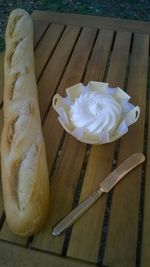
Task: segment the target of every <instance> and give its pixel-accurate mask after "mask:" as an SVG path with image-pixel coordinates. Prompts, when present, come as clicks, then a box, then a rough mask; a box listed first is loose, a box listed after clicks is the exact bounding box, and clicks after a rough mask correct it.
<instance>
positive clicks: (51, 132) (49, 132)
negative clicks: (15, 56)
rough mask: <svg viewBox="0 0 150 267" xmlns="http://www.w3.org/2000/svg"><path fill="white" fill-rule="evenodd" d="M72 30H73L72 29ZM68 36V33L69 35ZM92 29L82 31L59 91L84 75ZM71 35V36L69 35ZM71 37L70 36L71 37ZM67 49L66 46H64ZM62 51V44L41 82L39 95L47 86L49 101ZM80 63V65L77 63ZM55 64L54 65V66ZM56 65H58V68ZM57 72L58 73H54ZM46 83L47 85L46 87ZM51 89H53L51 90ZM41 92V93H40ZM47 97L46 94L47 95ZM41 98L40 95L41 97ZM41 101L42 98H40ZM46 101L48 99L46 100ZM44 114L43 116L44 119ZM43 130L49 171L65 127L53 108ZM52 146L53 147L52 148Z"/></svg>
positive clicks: (62, 91) (55, 83) (57, 74)
mask: <svg viewBox="0 0 150 267" xmlns="http://www.w3.org/2000/svg"><path fill="white" fill-rule="evenodd" d="M70 32H72V31H70ZM67 36H68V35H67ZM94 36H95V32H94ZM94 36H93V34H92V31H91V30H89V29H88V30H87V29H85V30H83V32H82V33H81V36H80V38H79V40H78V43H77V46H76V47H75V50H74V52H73V54H72V57H71V59H70V61H69V64H68V66H67V69H66V71H65V73H64V76H63V77H62V80H61V83H60V85H59V88H58V91H57V92H58V93H60V94H64V91H65V89H66V88H67V87H69V86H70V85H72V84H75V83H78V82H79V81H80V80H81V78H82V75H83V72H84V68H85V65H86V62H87V59H88V55H89V53H90V49H91V46H92V43H91V42H92V41H93V38H94ZM68 37H69V36H68ZM69 39H70V37H69ZM86 44H87V45H86ZM81 47H82V50H80V48H81ZM64 49H65V48H64ZM61 51H64V50H63V49H62V46H60V51H59V49H58V51H57V53H56V57H54V60H53V59H52V58H51V60H52V65H51V67H50V69H49V71H48V72H47V75H46V80H45V82H44V75H43V76H42V78H43V81H42V82H41V85H40V84H39V95H40V94H41V97H42V90H44V89H45V88H46V86H47V87H48V88H49V91H48V92H49V93H48V94H49V96H50V99H49V102H50V101H51V97H52V95H53V94H52V93H51V91H52V89H55V87H56V85H57V77H58V76H59V73H58V71H59V72H60V70H59V65H60V60H61V59H60V58H59V55H60V57H61V58H62V57H64V56H63V55H62V54H61ZM57 56H58V60H57ZM81 56H82V58H83V60H82V61H80V60H79V59H80V58H81ZM55 62H57V65H54V64H55ZM77 64H79V65H77ZM53 66H54V67H53ZM56 66H58V67H57V68H56ZM50 73H51V74H52V75H51V76H52V77H53V79H49V78H48V77H49V76H50ZM54 73H56V74H54ZM44 84H45V85H46V86H45V87H44ZM50 89H51V90H50ZM40 92H41V93H40ZM45 98H46V96H45ZM39 99H40V97H39ZM40 101H41V100H40ZM44 101H45V102H46V101H47V100H44ZM43 117H44V116H42V119H43ZM43 132H44V138H45V140H46V154H47V160H48V168H49V171H50V170H51V168H52V165H53V162H54V160H55V157H56V154H57V150H58V147H59V143H60V140H61V138H62V135H63V129H62V127H61V125H60V123H59V122H58V120H57V113H56V112H55V111H54V110H53V108H50V110H49V112H48V114H47V116H46V118H45V121H44V126H43ZM50 148H51V149H50Z"/></svg>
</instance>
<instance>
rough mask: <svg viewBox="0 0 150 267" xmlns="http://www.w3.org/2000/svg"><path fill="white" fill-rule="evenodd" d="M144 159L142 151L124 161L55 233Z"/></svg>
mask: <svg viewBox="0 0 150 267" xmlns="http://www.w3.org/2000/svg"><path fill="white" fill-rule="evenodd" d="M144 160H145V156H144V155H143V154H142V153H135V154H132V155H131V156H130V157H129V158H127V159H126V160H125V161H123V162H122V163H121V164H120V165H119V166H118V167H117V168H116V169H115V170H113V171H112V172H111V173H110V174H109V175H108V176H107V177H106V178H105V179H104V180H103V181H102V182H101V183H100V185H99V188H98V189H97V191H95V192H94V193H92V194H91V195H90V196H89V197H87V198H86V199H85V200H84V201H83V202H81V204H79V205H78V206H77V207H76V208H75V209H73V210H72V211H71V212H70V213H69V214H68V215H66V216H65V217H64V219H62V220H61V221H60V222H59V223H58V224H57V225H56V226H55V227H54V228H53V235H54V236H57V235H59V234H61V233H62V232H63V231H64V230H66V229H67V228H68V227H69V226H71V225H72V224H73V223H74V222H75V221H77V219H78V218H79V217H80V216H81V215H82V214H83V213H85V212H86V211H87V210H88V209H89V208H90V207H91V206H92V205H93V204H94V203H95V202H96V200H97V199H99V197H100V196H101V195H102V194H103V193H108V192H109V191H110V190H111V189H112V188H113V187H114V186H115V185H116V184H117V183H118V182H119V181H120V180H121V179H122V178H123V177H124V176H125V175H126V174H127V173H128V172H130V171H131V170H132V169H134V168H135V167H136V166H138V165H139V164H140V163H142V162H144Z"/></svg>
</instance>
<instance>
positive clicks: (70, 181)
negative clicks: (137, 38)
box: [33, 28, 96, 253]
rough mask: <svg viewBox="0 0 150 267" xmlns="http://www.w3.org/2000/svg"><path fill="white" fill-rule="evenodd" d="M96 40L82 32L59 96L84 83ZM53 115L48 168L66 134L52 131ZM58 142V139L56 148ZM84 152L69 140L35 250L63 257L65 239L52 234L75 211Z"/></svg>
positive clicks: (57, 172) (91, 35)
mask: <svg viewBox="0 0 150 267" xmlns="http://www.w3.org/2000/svg"><path fill="white" fill-rule="evenodd" d="M95 36H96V31H95V30H92V29H88V28H85V29H83V31H82V33H81V36H80V38H79V40H78V42H77V44H76V47H75V50H74V52H73V54H72V57H71V59H70V61H69V63H68V66H67V69H66V71H65V73H64V77H63V79H62V80H61V83H60V86H59V88H58V92H59V93H60V94H61V95H62V94H64V93H65V89H66V88H67V87H68V86H71V85H72V84H74V83H77V82H79V81H80V80H81V78H82V74H83V73H84V69H85V66H86V62H87V60H88V57H89V55H90V51H91V49H92V45H93V42H94V39H95ZM53 112H54V110H53V109H51V110H50V112H49V114H48V116H47V118H48V119H47V120H45V123H48V124H49V125H51V129H50V127H49V128H47V129H48V130H49V134H47V137H48V139H46V147H47V148H48V151H47V152H48V153H47V156H48V165H51V162H50V157H51V158H52V159H54V156H53V155H52V154H53V153H55V155H56V152H57V150H58V146H59V142H60V140H61V137H62V134H63V129H62V127H61V128H60V126H59V127H57V125H59V122H58V120H57V123H55V129H54V128H53V121H52V120H51V118H54V117H53V116H52V114H53ZM54 113H55V112H54ZM55 119H56V117H55ZM58 129H59V131H58ZM55 138H57V139H56V140H57V141H58V143H57V144H56V141H55ZM58 138H59V139H58ZM54 145H56V147H54ZM50 147H51V149H50ZM85 149H86V145H84V144H82V143H80V142H77V141H76V140H75V139H74V138H72V137H71V136H67V139H66V140H65V143H64V146H63V150H62V154H61V159H60V164H59V165H57V170H56V173H55V175H54V177H53V178H52V181H51V183H52V188H51V197H50V203H51V209H50V211H51V212H50V217H49V221H48V223H47V226H46V227H45V229H44V230H43V231H42V232H41V233H39V234H38V235H37V236H36V237H35V239H34V242H33V247H36V248H40V249H44V250H48V251H52V252H55V253H61V251H62V247H63V242H64V235H62V236H60V237H58V238H54V237H53V236H52V235H50V231H51V228H52V226H53V225H54V224H55V223H56V222H57V221H58V220H60V218H61V217H62V216H64V215H65V214H66V213H67V212H69V211H70V210H71V208H72V204H73V200H74V192H75V189H76V186H77V182H78V179H79V176H80V170H81V167H82V162H83V159H84V155H85ZM50 153H51V155H50ZM75 159H76V160H75ZM66 162H67V164H66Z"/></svg>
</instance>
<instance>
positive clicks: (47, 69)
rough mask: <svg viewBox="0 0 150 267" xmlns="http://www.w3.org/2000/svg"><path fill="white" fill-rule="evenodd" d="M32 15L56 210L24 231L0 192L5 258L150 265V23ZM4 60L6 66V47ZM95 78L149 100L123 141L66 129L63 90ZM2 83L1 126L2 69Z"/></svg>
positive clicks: (0, 246) (29, 262)
mask: <svg viewBox="0 0 150 267" xmlns="http://www.w3.org/2000/svg"><path fill="white" fill-rule="evenodd" d="M32 17H33V23H34V46H35V65H36V77H37V82H38V90H39V91H38V92H39V104H40V111H41V118H42V122H43V133H44V137H45V142H46V150H47V159H48V167H49V173H50V184H51V197H50V203H51V206H50V216H49V220H48V223H47V225H46V226H45V228H44V229H43V230H42V231H41V232H40V233H39V234H37V235H36V236H34V237H30V238H23V237H22V238H21V237H19V236H16V235H14V234H12V233H11V232H10V231H9V229H8V226H7V222H6V220H5V215H4V209H3V199H2V192H0V228H1V231H0V266H11V267H20V266H32V267H33V266H37V267H39V266H42V267H43V266H52V267H54V266H55V267H58V266H64V267H69V266H71V267H77V266H82V267H85V266H86V267H88V266H89V267H90V266H95V265H96V264H98V265H99V266H110V267H112V266H113V267H133V266H142V267H149V264H150V253H149V248H150V223H149V222H150V123H149V126H148V121H149V120H150V117H149V109H148V104H149V96H148V95H147V81H148V63H149V33H150V23H146V22H136V21H128V20H121V19H109V18H101V17H92V16H81V15H70V14H59V13H50V12H39V11H37V12H34V13H33V14H32ZM0 65H1V74H2V72H3V54H1V58H0ZM90 80H97V81H105V80H106V81H107V82H109V84H110V86H112V87H115V86H120V87H121V88H124V89H125V90H126V91H127V92H128V93H129V95H131V97H132V102H133V103H135V104H137V105H139V106H140V108H141V115H140V119H139V121H138V123H136V124H135V125H133V126H131V127H130V129H129V132H128V133H127V134H126V135H125V136H124V137H123V138H121V139H120V140H119V141H118V142H116V143H115V142H114V143H110V144H106V145H101V146H92V147H91V146H87V145H85V144H82V143H80V142H78V141H76V140H75V139H74V138H73V137H72V136H70V135H68V134H66V133H65V132H64V130H63V128H62V127H61V126H60V124H59V122H58V120H57V114H56V112H55V111H54V110H53V109H52V107H51V103H52V97H53V95H54V94H55V93H56V92H59V93H60V94H61V95H65V89H66V88H67V87H69V86H71V85H73V84H75V83H78V82H80V81H83V82H84V83H87V82H88V81H90ZM0 88H1V89H0V107H1V109H0V130H1V129H2V125H3V105H2V90H3V80H2V76H1V78H0ZM146 99H147V101H146ZM148 137H149V138H148ZM143 151H144V153H145V154H146V156H147V162H146V164H144V165H143V166H140V167H138V168H136V169H135V170H133V171H132V172H131V173H130V174H129V175H127V177H126V178H125V179H123V180H122V181H121V182H120V183H119V184H118V185H117V186H116V187H115V189H114V190H113V192H111V193H110V194H109V195H108V196H107V195H103V197H102V198H101V199H100V200H99V201H97V203H96V204H95V205H94V206H93V207H92V208H90V210H88V212H87V213H86V214H85V215H84V216H82V218H80V219H79V220H78V222H77V223H76V224H75V225H74V227H73V228H70V229H69V230H68V231H67V232H66V234H63V235H61V236H60V237H53V236H52V234H51V227H52V226H53V225H54V224H56V222H58V221H59V220H60V219H61V218H62V217H63V216H64V215H65V214H66V213H68V212H69V211H71V209H72V208H73V207H75V206H76V205H77V203H79V202H80V201H82V200H83V199H84V198H85V197H86V196H88V195H89V194H90V193H91V192H93V191H94V190H95V189H96V188H97V186H98V184H99V183H100V181H101V180H103V179H104V177H105V176H106V175H107V174H109V173H110V172H111V170H112V168H113V167H115V166H117V165H118V164H119V163H120V162H122V161H123V160H124V159H126V158H127V157H128V156H129V155H130V154H132V153H134V152H143ZM1 190H2V189H1V185H0V191H1Z"/></svg>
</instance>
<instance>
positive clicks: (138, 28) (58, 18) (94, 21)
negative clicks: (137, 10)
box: [32, 10, 150, 33]
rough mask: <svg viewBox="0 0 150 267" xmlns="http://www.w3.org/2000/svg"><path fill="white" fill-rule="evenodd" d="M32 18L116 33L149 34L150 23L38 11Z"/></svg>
mask: <svg viewBox="0 0 150 267" xmlns="http://www.w3.org/2000/svg"><path fill="white" fill-rule="evenodd" d="M32 18H33V19H34V20H41V21H47V22H49V23H50V22H52V23H60V24H70V25H76V26H82V27H95V28H106V29H112V30H116V31H118V30H119V31H130V32H140V33H150V22H146V21H137V20H128V19H121V18H112V17H101V16H93V15H81V14H74V13H60V12H51V11H38V10H35V11H34V12H33V13H32Z"/></svg>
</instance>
